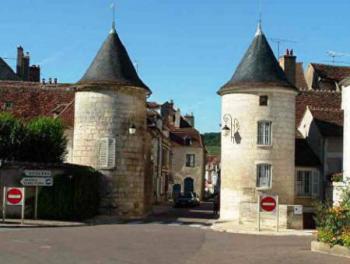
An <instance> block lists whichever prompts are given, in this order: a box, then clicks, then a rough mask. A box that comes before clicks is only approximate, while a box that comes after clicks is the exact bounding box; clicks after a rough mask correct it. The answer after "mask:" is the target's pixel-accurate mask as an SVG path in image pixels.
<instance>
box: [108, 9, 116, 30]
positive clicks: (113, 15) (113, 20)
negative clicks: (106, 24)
mask: <svg viewBox="0 0 350 264" xmlns="http://www.w3.org/2000/svg"><path fill="white" fill-rule="evenodd" d="M111 9H112V29H111V31H110V32H109V33H110V34H114V33H116V30H115V4H114V3H112V4H111Z"/></svg>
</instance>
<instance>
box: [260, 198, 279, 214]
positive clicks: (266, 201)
mask: <svg viewBox="0 0 350 264" xmlns="http://www.w3.org/2000/svg"><path fill="white" fill-rule="evenodd" d="M276 204H277V202H276V199H275V197H273V196H265V197H264V198H262V199H261V201H260V207H261V209H262V210H264V211H266V212H272V211H274V210H275V209H276Z"/></svg>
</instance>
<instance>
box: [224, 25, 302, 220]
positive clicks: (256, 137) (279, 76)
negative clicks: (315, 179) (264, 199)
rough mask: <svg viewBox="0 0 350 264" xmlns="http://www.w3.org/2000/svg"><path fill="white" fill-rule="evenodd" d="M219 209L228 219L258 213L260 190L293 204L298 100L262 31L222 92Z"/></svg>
mask: <svg viewBox="0 0 350 264" xmlns="http://www.w3.org/2000/svg"><path fill="white" fill-rule="evenodd" d="M218 93H219V95H221V98H222V121H221V123H222V137H221V209H220V217H221V218H222V219H225V220H236V221H239V220H241V221H244V219H245V217H247V218H249V217H250V214H255V213H256V203H257V197H258V194H259V192H265V193H271V194H278V195H279V199H280V202H281V203H283V204H293V203H294V190H295V189H294V170H295V165H294V152H295V96H296V94H297V90H296V88H295V87H294V86H293V85H291V84H290V83H289V82H288V80H287V78H286V76H285V74H284V72H283V70H282V69H281V67H280V66H279V64H278V62H277V60H276V58H275V56H274V54H273V52H272V50H271V47H270V46H269V44H268V42H267V39H266V37H265V35H264V33H263V32H262V30H261V27H260V26H259V27H258V30H257V33H256V35H255V38H254V40H253V42H252V44H251V45H250V47H249V48H248V50H247V52H246V54H245V55H244V57H243V59H242V61H241V62H240V64H239V66H238V67H237V69H236V72H235V73H234V75H233V77H232V78H231V80H230V81H229V82H227V83H226V84H225V85H224V86H223V87H222V88H221V89H220V90H219V91H218Z"/></svg>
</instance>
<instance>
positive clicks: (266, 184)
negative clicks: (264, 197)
mask: <svg viewBox="0 0 350 264" xmlns="http://www.w3.org/2000/svg"><path fill="white" fill-rule="evenodd" d="M256 172H257V177H256V187H257V188H271V182H272V177H271V176H272V175H271V165H270V164H258V165H257V171H256Z"/></svg>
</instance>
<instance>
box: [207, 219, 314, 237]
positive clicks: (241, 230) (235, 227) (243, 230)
mask: <svg viewBox="0 0 350 264" xmlns="http://www.w3.org/2000/svg"><path fill="white" fill-rule="evenodd" d="M211 229H212V230H214V231H219V232H228V233H235V234H250V235H267V236H313V235H314V234H315V232H316V231H315V230H295V229H280V230H279V231H278V232H277V231H276V230H273V229H266V228H263V229H262V230H261V231H260V232H259V231H258V230H257V228H256V227H255V226H248V225H239V224H236V223H233V222H216V223H214V224H213V225H212V226H211Z"/></svg>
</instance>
